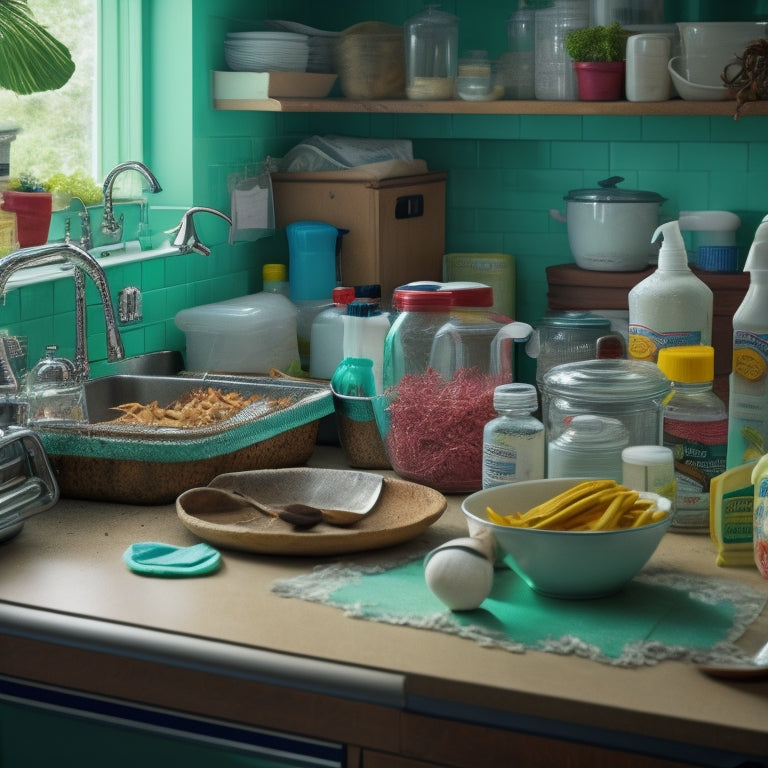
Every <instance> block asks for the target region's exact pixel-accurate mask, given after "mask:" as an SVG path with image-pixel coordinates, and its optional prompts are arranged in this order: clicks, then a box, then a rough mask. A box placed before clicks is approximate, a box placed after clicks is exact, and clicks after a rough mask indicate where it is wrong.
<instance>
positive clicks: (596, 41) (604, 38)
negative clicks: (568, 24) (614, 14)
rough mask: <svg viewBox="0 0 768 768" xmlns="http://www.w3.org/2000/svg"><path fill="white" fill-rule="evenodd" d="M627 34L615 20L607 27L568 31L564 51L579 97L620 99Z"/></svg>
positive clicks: (592, 99) (595, 99)
mask: <svg viewBox="0 0 768 768" xmlns="http://www.w3.org/2000/svg"><path fill="white" fill-rule="evenodd" d="M628 36H629V32H628V31H627V30H626V29H624V28H623V27H622V26H621V24H619V23H618V22H616V21H615V22H613V23H612V24H608V25H607V26H600V25H598V26H594V27H585V28H584V29H572V30H571V31H570V32H568V34H567V35H566V36H565V50H566V52H567V53H568V55H569V56H570V57H571V58H572V59H573V68H574V70H575V72H576V79H577V83H578V89H579V99H581V100H582V101H618V100H620V99H623V98H624V78H625V73H626V61H625V55H626V48H627V37H628Z"/></svg>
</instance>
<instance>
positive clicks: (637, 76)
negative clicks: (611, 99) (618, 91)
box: [626, 33, 673, 101]
mask: <svg viewBox="0 0 768 768" xmlns="http://www.w3.org/2000/svg"><path fill="white" fill-rule="evenodd" d="M671 46H672V41H671V39H670V37H669V36H668V35H663V34H654V33H647V34H641V35H630V36H629V37H628V38H627V74H626V94H627V101H666V100H667V99H669V98H671V97H672V93H673V90H672V80H671V78H670V76H669V71H668V69H667V63H668V62H669V57H670V51H671Z"/></svg>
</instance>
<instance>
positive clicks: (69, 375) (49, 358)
mask: <svg viewBox="0 0 768 768" xmlns="http://www.w3.org/2000/svg"><path fill="white" fill-rule="evenodd" d="M58 349H59V348H58V347H57V346H56V345H55V344H50V345H49V346H47V347H46V348H45V355H44V357H43V358H42V359H41V360H40V362H38V363H37V365H35V367H34V368H33V369H32V370H31V371H30V372H29V375H28V377H27V387H28V388H29V389H37V388H40V387H43V388H47V387H50V385H51V384H66V383H68V382H70V383H71V382H74V380H75V366H74V363H73V362H72V361H71V360H69V359H68V358H66V357H57V356H56V352H57V351H58Z"/></svg>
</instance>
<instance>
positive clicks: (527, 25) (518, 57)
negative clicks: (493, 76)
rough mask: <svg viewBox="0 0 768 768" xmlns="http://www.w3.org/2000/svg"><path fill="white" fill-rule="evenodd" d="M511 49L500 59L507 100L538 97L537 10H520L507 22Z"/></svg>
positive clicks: (501, 76)
mask: <svg viewBox="0 0 768 768" xmlns="http://www.w3.org/2000/svg"><path fill="white" fill-rule="evenodd" d="M507 40H508V43H509V50H508V51H507V52H506V53H504V54H502V56H501V58H500V60H499V76H500V78H501V79H502V83H503V85H504V96H505V97H506V98H508V99H533V98H535V96H536V11H534V10H532V9H529V10H520V11H515V12H514V13H512V14H511V15H510V17H509V19H508V20H507Z"/></svg>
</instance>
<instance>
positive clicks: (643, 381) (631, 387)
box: [541, 359, 671, 454]
mask: <svg viewBox="0 0 768 768" xmlns="http://www.w3.org/2000/svg"><path fill="white" fill-rule="evenodd" d="M670 391H671V384H670V382H669V380H668V379H667V377H666V376H665V375H664V374H663V373H662V372H661V371H660V370H659V368H658V366H657V365H655V364H654V363H647V362H644V361H642V360H606V359H596V360H584V361H580V362H575V363H564V364H562V365H556V366H555V367H554V368H551V369H550V370H549V371H547V373H546V374H544V380H543V383H542V396H541V401H542V415H543V418H542V421H543V422H544V426H545V427H546V429H547V441H550V442H551V441H552V440H555V439H557V438H558V437H559V436H560V435H562V434H563V433H564V432H565V430H566V429H567V428H568V425H569V424H570V422H571V420H572V418H573V417H574V416H578V415H580V414H595V415H599V416H607V417H609V418H613V419H618V420H619V421H620V422H621V423H622V424H623V425H624V427H625V428H626V429H627V431H628V433H629V440H628V443H627V444H628V445H661V442H662V434H663V433H662V425H663V419H664V403H665V400H666V398H667V396H668V395H669V393H670ZM618 453H619V454H620V453H621V451H619V452H618Z"/></svg>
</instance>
